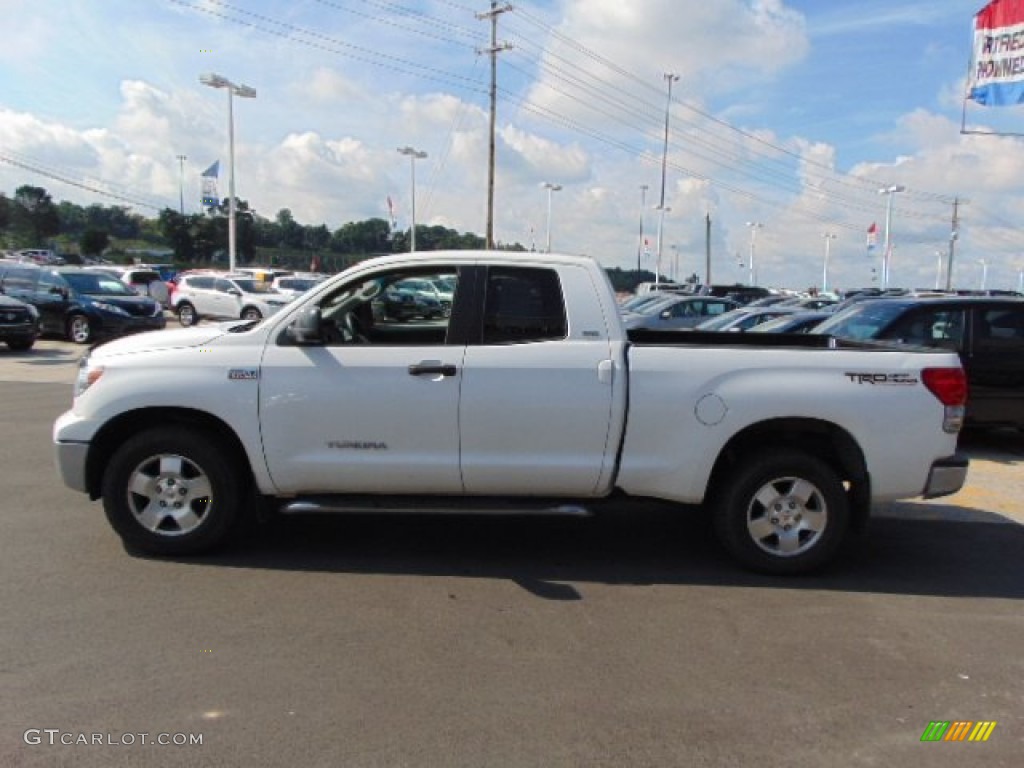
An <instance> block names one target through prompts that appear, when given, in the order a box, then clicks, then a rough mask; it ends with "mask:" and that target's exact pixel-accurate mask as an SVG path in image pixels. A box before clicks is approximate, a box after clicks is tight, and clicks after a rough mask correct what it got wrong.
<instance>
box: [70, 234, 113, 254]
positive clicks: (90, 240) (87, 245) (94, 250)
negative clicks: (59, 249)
mask: <svg viewBox="0 0 1024 768" xmlns="http://www.w3.org/2000/svg"><path fill="white" fill-rule="evenodd" d="M109 245H110V235H108V234H107V233H106V232H104V231H103V230H102V229H87V230H85V232H83V233H82V236H81V237H80V238H79V240H78V247H79V249H80V250H81V251H82V255H83V256H99V255H100V254H101V253H103V252H104V251H105V250H106V249H107V247H108V246H109Z"/></svg>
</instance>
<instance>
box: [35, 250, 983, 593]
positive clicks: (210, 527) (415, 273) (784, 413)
mask: <svg viewBox="0 0 1024 768" xmlns="http://www.w3.org/2000/svg"><path fill="white" fill-rule="evenodd" d="M414 278H416V279H421V278H425V279H429V280H432V281H443V282H446V283H449V284H451V285H453V286H454V291H453V302H452V308H451V312H450V314H449V315H447V316H444V317H436V318H431V319H425V318H421V319H419V320H416V319H413V320H408V319H404V320H396V319H394V318H391V317H390V316H389V314H388V313H387V312H386V304H385V302H386V301H387V296H388V295H389V294H388V289H389V287H391V286H393V285H395V284H398V283H402V282H404V281H408V280H410V279H414ZM965 398H966V384H965V379H964V374H963V370H962V368H961V365H960V362H959V360H958V358H957V356H956V355H955V354H954V353H952V352H949V351H944V350H925V349H913V348H911V349H907V348H898V347H895V346H880V345H872V344H869V343H863V342H862V343H852V342H842V341H839V340H836V339H830V338H828V337H814V336H812V337H806V336H797V335H793V336H778V337H775V336H771V335H761V334H758V335H755V334H704V333H693V332H690V333H686V332H655V331H646V332H645V331H634V332H629V333H627V331H625V330H624V329H623V326H622V323H621V321H620V316H619V311H618V307H617V304H616V301H615V295H614V293H613V291H612V288H611V285H610V283H609V281H608V278H607V275H606V273H605V271H604V270H603V268H602V267H601V266H600V265H599V264H598V263H597V262H596V261H595V260H593V259H591V258H588V257H581V256H567V255H552V254H535V253H530V254H524V253H502V252H493V251H458V252H429V253H419V254H409V255H404V256H390V257H384V258H380V259H374V260H369V261H365V262H362V263H360V264H358V265H356V266H354V267H352V268H350V269H349V270H347V271H345V272H343V273H341V274H339V275H336V276H335V277H334V278H332V279H330V280H327V281H325V282H324V283H323V284H321V285H319V286H318V287H316V288H314V289H312V290H311V291H309V292H308V293H306V294H304V295H303V296H302V297H300V298H299V299H296V300H295V301H294V302H293V303H291V304H289V305H288V306H286V307H284V308H283V309H282V310H281V311H280V312H278V313H277V314H275V315H274V316H272V317H268V318H266V319H263V320H261V321H249V322H244V321H234V322H230V323H222V324H218V325H200V326H197V327H193V328H188V329H181V330H168V331H162V332H159V333H149V334H143V335H140V336H136V337H131V338H126V339H121V340H118V341H114V342H110V343H107V344H104V345H102V346H99V347H97V348H95V349H93V350H91V352H90V353H89V354H88V355H87V356H85V357H84V358H83V359H82V361H81V366H80V370H79V373H78V377H77V382H76V384H75V390H74V400H73V405H72V407H71V409H70V410H69V411H67V412H66V413H64V414H63V415H61V416H60V417H59V418H58V419H57V421H56V423H55V425H54V429H53V439H54V443H55V450H56V460H57V465H58V469H59V472H60V475H61V477H62V479H63V481H64V483H65V484H66V485H68V486H69V487H70V488H72V489H74V490H77V491H81V492H83V493H86V494H88V496H89V497H90V498H91V499H94V500H95V499H102V503H103V508H104V511H105V513H106V516H107V518H108V520H109V522H110V524H111V526H112V527H113V528H114V530H115V531H116V532H117V534H118V535H120V537H121V538H122V539H123V541H124V543H125V545H126V547H127V548H128V549H129V550H130V551H140V552H145V553H150V554H157V555H174V556H180V555H190V554H195V553H200V552H204V551H207V550H210V549H211V548H214V547H216V546H218V545H220V544H222V543H223V542H224V541H225V540H226V539H228V538H229V537H230V536H232V535H233V534H234V532H235V531H236V528H237V527H238V526H239V524H241V523H244V522H246V521H249V520H252V519H253V518H254V516H256V514H257V510H267V509H271V510H274V511H275V512H281V513H305V512H338V513H346V512H363V513H365V512H375V511H377V512H384V511H402V512H425V513H431V512H434V513H437V512H446V513H452V512H456V513H482V514H488V513H491V514H516V513H530V514H537V513H547V514H587V513H590V512H593V511H594V510H597V509H599V508H600V507H601V506H602V505H603V504H606V503H608V502H609V501H613V502H614V503H615V504H616V505H619V506H621V505H622V504H628V503H630V502H631V501H632V500H638V501H639V500H644V501H647V502H649V501H650V500H652V499H655V500H660V501H661V502H665V503H668V504H670V505H672V506H673V508H677V509H678V511H679V514H692V513H693V510H694V507H695V505H704V506H706V507H708V508H709V509H710V512H711V514H712V515H713V519H714V524H715V528H716V530H717V533H718V537H719V538H720V539H721V541H722V543H723V544H724V546H725V548H726V550H727V551H728V552H729V553H731V554H732V555H733V556H734V557H735V558H736V559H737V560H738V561H739V563H740V564H741V565H742V566H744V567H746V568H749V569H752V570H757V571H761V572H767V573H780V574H791V573H801V572H807V571H811V570H814V569H818V568H820V567H821V566H823V565H825V564H826V563H828V562H829V561H830V560H831V559H832V558H833V557H834V555H835V554H836V553H837V550H838V549H839V547H840V545H841V544H842V543H843V541H844V539H845V538H846V537H847V536H848V533H849V532H850V531H851V530H858V529H860V528H862V527H863V526H864V524H865V522H866V520H867V518H868V516H869V514H870V510H871V507H872V504H873V503H875V502H881V501H889V500H894V499H903V498H912V497H935V496H942V495H945V494H950V493H954V492H956V491H957V490H959V489H960V488H961V487H962V485H963V483H964V482H965V479H966V473H967V461H966V459H964V458H963V457H962V456H961V455H959V454H957V452H956V443H957V433H958V430H959V428H960V425H961V422H962V419H963V414H964V402H965Z"/></svg>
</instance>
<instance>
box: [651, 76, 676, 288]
mask: <svg viewBox="0 0 1024 768" xmlns="http://www.w3.org/2000/svg"><path fill="white" fill-rule="evenodd" d="M663 77H664V78H665V82H666V83H668V97H667V98H666V100H665V143H664V146H663V147H662V150H661V197H660V198H659V199H658V210H659V211H660V212H661V213H660V219H659V220H658V267H659V268H660V267H661V231H662V227H663V226H664V224H665V211H666V210H667V209H666V208H665V172H666V169H667V166H668V117H669V113H670V112H671V111H672V83H674V82H676V81H678V80H679V75H676V74H673V73H672V72H666V73H665V74H664V75H663ZM660 279H661V276H660V275H655V276H654V283H655V285H657V283H658V281H659V280H660Z"/></svg>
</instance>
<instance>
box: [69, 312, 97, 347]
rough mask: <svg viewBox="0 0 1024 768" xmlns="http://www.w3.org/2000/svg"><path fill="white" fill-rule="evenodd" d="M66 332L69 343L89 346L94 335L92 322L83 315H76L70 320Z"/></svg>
mask: <svg viewBox="0 0 1024 768" xmlns="http://www.w3.org/2000/svg"><path fill="white" fill-rule="evenodd" d="M65 332H66V335H67V338H68V341H72V342H74V343H75V344H88V343H89V342H90V341H92V339H93V335H94V332H93V327H92V321H91V320H90V319H89V318H88V317H86V316H85V315H81V314H74V315H72V316H71V317H69V318H68V322H67V325H66V327H65Z"/></svg>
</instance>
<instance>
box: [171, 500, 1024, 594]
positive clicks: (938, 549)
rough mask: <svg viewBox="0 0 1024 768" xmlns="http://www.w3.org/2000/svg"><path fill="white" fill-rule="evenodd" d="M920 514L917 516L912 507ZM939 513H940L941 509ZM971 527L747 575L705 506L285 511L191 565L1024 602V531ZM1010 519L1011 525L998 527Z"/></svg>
mask: <svg viewBox="0 0 1024 768" xmlns="http://www.w3.org/2000/svg"><path fill="white" fill-rule="evenodd" d="M912 512H913V511H912ZM927 514H934V507H931V508H929V510H928V511H927ZM959 514H960V516H961V520H962V521H960V522H951V521H947V520H935V519H914V518H913V515H912V514H911V515H909V516H907V517H905V518H902V519H901V518H894V517H883V518H877V519H873V520H872V521H871V524H870V526H869V532H868V535H867V536H866V537H862V536H853V537H851V540H850V541H849V542H848V546H847V547H846V548H845V550H844V551H843V552H842V553H841V554H840V556H839V558H837V560H836V561H835V562H834V563H833V564H832V566H831V567H829V568H828V569H827V570H825V571H823V572H822V573H820V574H816V575H812V576H803V577H770V576H763V575H759V574H754V573H748V572H746V571H743V570H741V569H740V568H739V567H738V566H737V565H736V564H735V563H734V562H733V561H732V560H731V559H730V558H729V557H728V555H726V554H725V552H724V551H723V550H722V549H721V547H720V546H719V544H718V542H717V540H716V538H715V536H714V531H713V530H712V526H711V522H710V517H709V515H708V514H706V513H705V512H703V511H702V510H700V509H689V508H683V509H676V510H671V509H669V510H656V511H651V510H648V509H644V510H643V511H640V512H638V511H636V510H630V511H618V510H613V511H604V512H602V513H601V514H600V515H597V516H595V517H593V518H589V519H570V518H540V519H538V518H495V517H452V516H443V515H434V516H413V515H402V516H390V515H389V516H383V515H380V516H347V517H290V518H282V519H278V520H275V521H273V522H271V523H270V524H268V525H266V526H263V527H261V528H260V529H258V530H256V531H254V532H252V533H250V534H249V535H248V536H247V537H245V538H244V539H243V540H241V541H238V542H236V543H235V544H234V545H233V546H232V547H231V548H229V549H228V550H226V551H224V552H222V553H220V554H218V555H215V556H205V557H202V558H197V559H189V560H188V561H187V562H189V563H192V564H193V565H195V564H204V565H208V566H214V567H237V568H258V569H271V570H282V571H306V572H308V571H320V572H327V573H338V574H343V573H358V574H368V573H373V574H390V575H424V576H448V577H452V576H454V577H466V578H474V579H481V578H483V579H507V580H510V581H513V582H515V583H516V584H518V585H520V586H521V587H522V588H523V589H525V590H527V591H529V592H530V593H532V594H534V595H536V596H537V597H540V598H544V599H548V600H580V599H583V598H582V595H581V593H580V590H579V589H577V588H576V586H574V585H579V586H580V587H581V588H582V585H583V584H585V583H589V582H592V583H601V584H612V585H633V586H635V585H702V586H710V585H715V586H737V587H768V588H779V587H782V588H786V589H797V590H827V591H846V592H867V593H892V594H905V595H933V596H946V597H954V596H963V597H990V598H991V597H994V598H1015V599H1020V598H1024V526H1021V525H1017V524H1013V523H1008V522H1007V521H1006V519H1005V518H1001V517H999V516H997V515H992V514H991V513H986V512H983V511H980V510H973V511H972V510H966V509H960V510H959ZM988 520H998V521H999V522H988Z"/></svg>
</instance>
